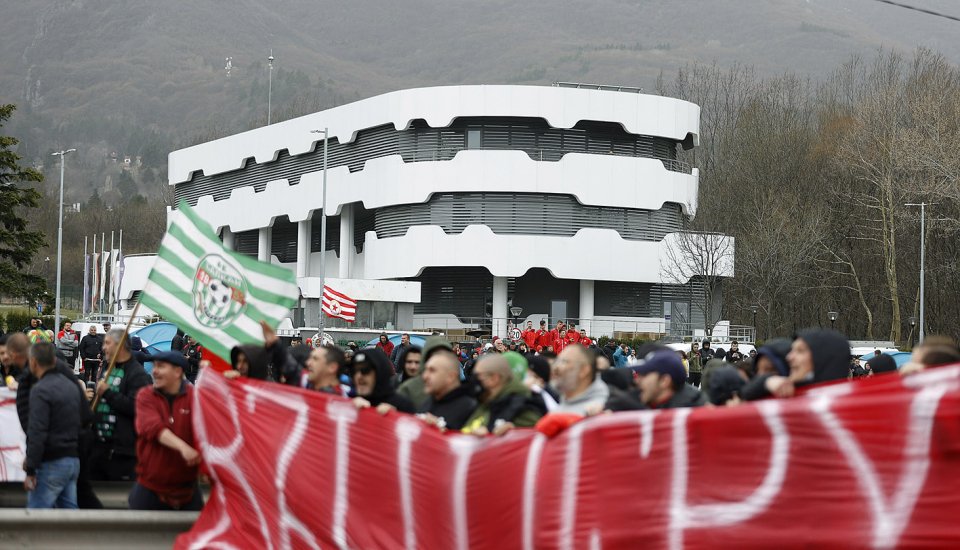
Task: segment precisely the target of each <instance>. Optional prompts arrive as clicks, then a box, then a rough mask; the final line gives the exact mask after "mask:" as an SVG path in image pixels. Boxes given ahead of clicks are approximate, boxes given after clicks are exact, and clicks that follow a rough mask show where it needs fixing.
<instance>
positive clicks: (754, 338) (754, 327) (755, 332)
mask: <svg viewBox="0 0 960 550" xmlns="http://www.w3.org/2000/svg"><path fill="white" fill-rule="evenodd" d="M757 309H758V308H757V306H750V311H752V312H753V341H754V342H756V341H757Z"/></svg>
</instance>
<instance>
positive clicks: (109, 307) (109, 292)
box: [107, 231, 116, 320]
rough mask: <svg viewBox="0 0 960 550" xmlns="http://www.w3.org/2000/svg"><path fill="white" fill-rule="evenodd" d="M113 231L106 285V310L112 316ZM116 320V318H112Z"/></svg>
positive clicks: (111, 233)
mask: <svg viewBox="0 0 960 550" xmlns="http://www.w3.org/2000/svg"><path fill="white" fill-rule="evenodd" d="M114 250H115V249H114V248H113V231H111V232H110V270H109V271H108V272H107V273H109V274H110V284H109V285H107V310H108V311H109V312H110V313H109V315H110V316H111V317H113V316H114V312H113V262H114V258H113V251H114ZM114 320H116V319H114Z"/></svg>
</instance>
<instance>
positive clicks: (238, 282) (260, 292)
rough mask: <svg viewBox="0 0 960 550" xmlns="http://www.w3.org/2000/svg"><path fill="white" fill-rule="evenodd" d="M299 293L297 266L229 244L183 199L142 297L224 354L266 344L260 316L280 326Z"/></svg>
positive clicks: (216, 352)
mask: <svg viewBox="0 0 960 550" xmlns="http://www.w3.org/2000/svg"><path fill="white" fill-rule="evenodd" d="M299 293H300V290H299V289H298V288H297V278H296V275H295V274H294V273H293V271H291V270H290V269H288V268H286V267H283V266H279V265H271V264H269V263H266V262H258V261H256V260H254V259H253V258H248V257H246V256H244V255H242V254H238V253H237V252H234V251H232V250H227V249H226V248H224V246H223V243H221V242H220V238H219V237H218V236H217V234H216V233H215V232H214V231H213V228H212V227H210V224H208V223H207V222H206V221H204V220H203V219H201V218H200V216H199V215H197V213H196V212H194V211H193V209H192V208H190V206H189V205H187V203H186V202H183V201H181V202H180V205H179V207H178V208H177V210H176V211H175V212H173V213H172V216H171V221H170V227H169V228H168V229H167V234H166V235H165V236H164V237H163V240H162V241H161V242H160V249H159V250H158V251H157V260H156V262H155V263H154V265H153V269H152V270H151V271H150V275H149V276H148V277H147V284H146V285H145V286H144V289H143V292H142V294H141V299H140V302H141V303H142V304H143V305H144V306H146V307H149V308H150V309H152V310H153V311H155V312H156V313H158V314H159V315H162V316H163V318H164V319H166V320H168V321H171V322H173V323H175V324H176V325H177V326H179V327H180V328H181V329H183V331H184V332H186V333H188V334H190V335H191V336H194V337H196V338H197V340H198V341H199V342H200V343H201V344H203V347H204V348H205V349H207V350H209V351H210V352H211V353H212V354H213V355H215V356H217V357H220V358H221V359H223V358H229V357H230V350H231V349H232V348H233V347H234V346H237V345H240V344H263V329H262V328H260V321H266V323H267V324H269V325H270V326H277V325H278V324H279V323H280V321H281V320H282V319H283V318H284V317H286V316H287V315H289V312H290V308H292V307H293V306H295V305H296V303H297V296H298V295H299Z"/></svg>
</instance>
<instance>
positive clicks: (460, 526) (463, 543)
mask: <svg viewBox="0 0 960 550" xmlns="http://www.w3.org/2000/svg"><path fill="white" fill-rule="evenodd" d="M449 444H450V450H452V451H453V454H454V455H455V456H456V460H457V462H456V466H455V469H454V472H453V494H452V495H451V496H452V497H453V529H454V534H455V535H456V537H457V545H456V548H457V550H467V548H469V547H470V531H469V528H470V526H469V524H468V523H467V474H468V473H469V472H470V457H472V456H473V449H474V447H476V444H477V438H475V437H473V436H466V435H462V436H454V437H451V438H450V439H449Z"/></svg>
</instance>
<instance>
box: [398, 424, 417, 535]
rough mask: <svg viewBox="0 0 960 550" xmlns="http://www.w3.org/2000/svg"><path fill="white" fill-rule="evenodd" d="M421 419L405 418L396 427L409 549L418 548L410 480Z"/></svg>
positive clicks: (401, 489)
mask: <svg viewBox="0 0 960 550" xmlns="http://www.w3.org/2000/svg"><path fill="white" fill-rule="evenodd" d="M420 424H421V423H420V421H419V420H411V419H409V418H403V419H401V420H399V421H398V422H397V426H396V428H395V430H396V434H397V440H398V442H399V447H398V449H397V454H398V455H399V456H398V457H397V474H398V477H399V481H400V506H401V508H402V512H403V540H404V546H405V547H406V548H407V549H408V550H416V548H417V526H416V523H414V517H413V486H412V483H411V481H410V447H411V445H412V444H413V442H414V441H416V440H417V439H418V438H419V437H420V431H421V429H422V428H421V427H420Z"/></svg>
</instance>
